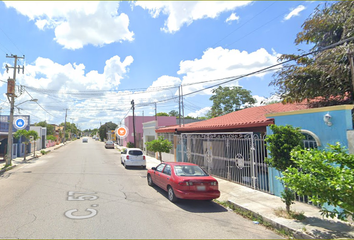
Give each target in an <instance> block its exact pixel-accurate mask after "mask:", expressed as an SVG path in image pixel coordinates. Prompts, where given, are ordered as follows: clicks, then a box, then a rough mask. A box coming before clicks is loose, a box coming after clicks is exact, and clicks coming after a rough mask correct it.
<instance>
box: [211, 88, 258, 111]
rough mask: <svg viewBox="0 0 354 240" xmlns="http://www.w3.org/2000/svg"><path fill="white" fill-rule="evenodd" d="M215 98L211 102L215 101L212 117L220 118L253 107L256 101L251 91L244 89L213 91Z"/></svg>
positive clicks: (218, 89)
mask: <svg viewBox="0 0 354 240" xmlns="http://www.w3.org/2000/svg"><path fill="white" fill-rule="evenodd" d="M212 93H213V96H211V97H210V98H209V100H211V101H213V106H212V107H211V116H212V117H218V116H222V115H224V114H228V113H231V112H234V111H237V110H240V109H241V108H245V107H249V106H252V105H253V104H255V103H256V100H255V99H254V98H253V97H252V95H251V91H249V90H246V89H243V88H242V87H231V88H230V87H221V86H219V87H218V88H216V89H213V90H212Z"/></svg>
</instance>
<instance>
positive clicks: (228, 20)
mask: <svg viewBox="0 0 354 240" xmlns="http://www.w3.org/2000/svg"><path fill="white" fill-rule="evenodd" d="M239 19H240V17H239V16H236V14H235V13H231V15H230V17H228V18H227V19H226V21H225V22H227V23H231V22H232V21H238V20H239Z"/></svg>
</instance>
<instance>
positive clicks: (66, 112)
mask: <svg viewBox="0 0 354 240" xmlns="http://www.w3.org/2000/svg"><path fill="white" fill-rule="evenodd" d="M67 115H68V109H65V122H64V143H65V131H66V116H67Z"/></svg>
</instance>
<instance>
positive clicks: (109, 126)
mask: <svg viewBox="0 0 354 240" xmlns="http://www.w3.org/2000/svg"><path fill="white" fill-rule="evenodd" d="M117 126H118V125H117V124H115V123H113V122H106V123H105V124H103V125H101V127H100V128H99V129H98V134H99V136H100V139H101V141H103V140H104V139H105V138H106V136H107V132H108V131H110V130H115V129H116V127H117Z"/></svg>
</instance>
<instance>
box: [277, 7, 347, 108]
mask: <svg viewBox="0 0 354 240" xmlns="http://www.w3.org/2000/svg"><path fill="white" fill-rule="evenodd" d="M302 28H303V30H302V31H301V32H299V33H298V34H297V37H296V39H295V43H296V45H299V44H302V43H306V44H311V45H312V46H313V47H312V49H311V50H312V51H318V50H321V48H323V47H326V46H328V45H330V44H334V43H338V42H339V41H341V40H344V39H347V38H350V37H353V36H354V2H353V1H339V2H336V3H334V4H327V3H326V4H324V7H322V8H321V7H320V6H318V7H317V8H316V9H315V12H314V13H313V14H312V15H311V16H310V17H309V18H308V19H307V20H306V21H305V22H304V23H303V25H302ZM353 52H354V41H353V40H351V41H348V42H347V43H345V44H341V45H338V46H336V47H334V48H330V49H327V50H324V51H319V52H315V53H314V54H312V55H308V56H301V54H300V55H296V54H283V55H281V56H280V58H279V60H281V61H283V60H295V62H294V61H291V63H286V64H284V65H283V67H282V68H281V69H280V70H279V71H278V72H277V73H276V74H275V75H274V76H275V79H274V80H273V81H272V82H271V83H270V85H274V86H275V87H277V88H278V89H277V93H278V94H279V95H280V96H281V98H282V100H283V102H301V101H303V100H305V99H307V100H310V99H314V98H317V97H320V98H319V100H321V101H317V102H316V104H317V105H320V106H325V105H336V104H342V103H344V102H346V103H352V102H353V97H354V95H353V85H352V81H353V79H352V75H351V70H350V61H349V58H348V53H353ZM348 97H350V98H348ZM313 104H315V103H313Z"/></svg>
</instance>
